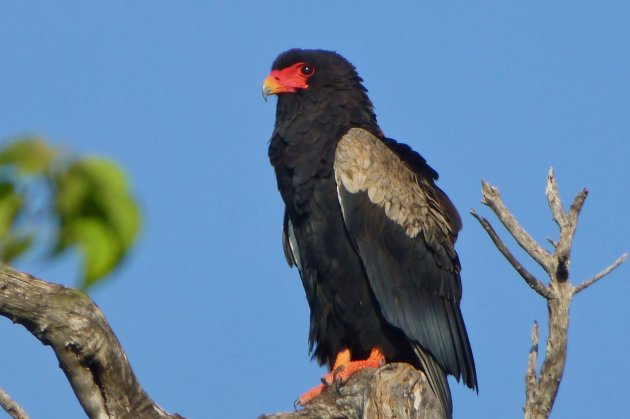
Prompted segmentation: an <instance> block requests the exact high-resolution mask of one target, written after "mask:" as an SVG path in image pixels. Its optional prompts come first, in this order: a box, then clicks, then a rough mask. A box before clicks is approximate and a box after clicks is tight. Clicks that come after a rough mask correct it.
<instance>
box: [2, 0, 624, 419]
mask: <svg viewBox="0 0 630 419" xmlns="http://www.w3.org/2000/svg"><path fill="white" fill-rule="evenodd" d="M385 3H386V4H387V6H384V5H383V4H385ZM291 47H303V48H324V49H333V50H336V51H338V52H340V53H341V54H343V55H344V56H346V57H347V58H348V59H349V60H350V61H352V62H353V63H354V64H355V65H356V66H357V68H358V70H359V73H360V74H361V76H362V77H363V78H364V79H365V85H366V87H367V88H368V89H369V91H370V97H371V98H372V100H373V102H374V104H375V107H376V112H377V115H378V117H379V122H380V124H381V127H382V128H383V130H384V131H385V133H386V134H387V135H389V136H391V137H393V138H396V139H398V140H400V141H403V142H406V143H409V144H410V145H411V146H412V147H413V148H414V149H416V150H418V151H420V152H421V153H422V154H423V155H424V156H425V157H426V158H427V159H428V161H429V163H430V164H431V165H432V166H433V167H434V168H435V169H437V170H438V171H439V172H440V174H441V177H440V182H439V185H440V186H441V187H442V188H443V189H444V190H445V191H446V192H447V193H448V194H449V196H450V197H451V199H452V200H453V201H454V203H455V204H456V206H457V207H458V208H459V210H460V213H461V214H462V218H463V221H464V229H463V231H462V233H461V235H460V239H459V241H458V246H457V249H458V251H459V255H460V258H461V261H462V265H463V278H462V280H463V284H464V299H463V302H462V310H463V313H464V317H465V320H466V324H467V327H468V331H469V334H470V339H471V343H472V347H473V351H474V354H475V358H476V362H477V370H478V375H479V388H480V389H479V395H476V394H475V393H474V392H472V391H470V390H468V389H466V388H464V387H463V386H462V385H458V384H456V383H455V382H452V384H451V387H452V390H453V398H454V405H455V416H456V417H458V418H514V417H520V416H521V415H522V411H521V407H522V405H523V400H524V372H525V367H526V361H527V352H528V350H529V348H530V341H529V336H530V330H531V326H532V322H533V321H534V319H538V320H540V321H544V320H545V319H546V308H545V305H544V302H543V300H542V299H541V298H540V297H538V296H537V295H536V294H535V293H534V292H533V291H531V290H530V289H529V288H528V287H527V286H526V285H525V283H524V282H523V281H522V280H521V279H520V277H519V276H518V275H517V274H516V273H515V272H514V271H513V270H512V268H511V267H509V266H508V264H507V262H506V261H505V260H504V259H503V257H502V256H501V255H500V254H499V253H498V252H497V251H496V249H495V248H494V247H493V245H492V244H491V242H490V240H489V239H488V237H487V236H486V234H485V232H484V231H483V230H482V229H481V227H480V226H479V225H478V224H477V222H476V221H475V220H474V219H473V218H472V217H471V216H470V215H469V214H468V211H469V210H470V209H471V208H475V209H476V210H477V211H478V212H480V213H482V214H483V215H486V216H488V217H489V218H491V219H492V216H491V213H490V211H489V210H488V209H486V208H484V207H482V205H481V204H480V203H479V200H480V197H481V194H480V180H481V179H482V178H485V179H487V180H489V181H490V182H492V183H494V184H495V185H497V186H498V187H499V188H500V189H501V191H502V193H503V196H504V199H505V201H506V203H507V205H508V206H509V207H510V208H511V209H512V210H513V211H514V213H515V214H516V216H517V218H518V219H519V220H520V221H521V223H522V224H523V226H524V227H525V228H526V229H528V230H529V231H530V232H531V234H532V235H533V236H534V237H535V238H536V239H537V240H539V242H541V243H543V244H545V243H546V238H547V237H556V236H557V231H556V227H555V224H554V223H553V221H552V220H551V216H550V213H549V211H548V208H547V204H546V200H545V195H544V188H545V179H546V174H547V171H548V169H549V167H550V166H554V168H555V170H556V175H557V177H558V180H559V185H560V191H561V194H562V197H563V198H564V200H565V205H567V206H568V203H569V202H570V201H571V200H572V199H573V196H574V194H575V193H576V192H577V191H578V190H579V189H580V188H582V187H584V186H587V187H588V188H589V189H590V191H591V193H590V195H589V198H588V200H587V202H586V205H585V208H584V210H583V213H582V218H581V220H580V225H579V227H578V231H577V235H576V239H575V243H574V249H573V254H572V255H573V263H572V265H571V274H572V279H573V281H581V280H583V279H586V278H588V277H590V276H592V275H594V274H595V273H597V272H598V271H599V270H601V269H602V268H604V267H605V266H607V265H608V264H609V263H611V262H612V261H614V260H615V259H616V258H617V257H618V256H619V255H620V254H621V253H622V252H624V251H628V250H630V239H629V238H628V233H629V232H630V217H629V214H630V193H629V192H630V188H629V186H628V183H629V181H630V168H629V161H630V145H629V142H630V2H628V1H627V0H622V1H606V2H596V1H554V2H548V1H521V2H505V1H481V2H425V1H422V2H420V1H418V2H409V3H394V2H361V3H360V5H359V2H356V3H351V2H349V1H348V2H344V1H335V2H329V1H321V2H289V1H284V2H275V3H274V2H255V1H251V2H243V1H231V2H222V3H221V4H219V2H211V1H188V2H174V1H135V2H129V1H108V2H99V1H92V0H89V1H88V0H81V1H55V2H43V1H40V2H25V1H20V2H4V3H3V5H2V8H1V11H0V95H1V97H2V100H0V138H2V139H3V140H5V139H8V138H10V137H11V136H14V135H17V134H24V133H36V134H39V135H42V136H45V137H46V138H48V139H50V141H52V142H54V143H55V144H58V145H60V146H62V147H64V148H66V149H68V150H72V151H75V152H77V153H80V154H82V155H86V154H99V155H105V156H108V157H110V158H112V159H114V160H115V161H117V162H118V163H119V164H121V165H122V166H123V167H124V168H125V169H126V171H127V172H128V173H129V176H130V178H131V180H132V184H133V188H134V191H135V193H136V195H137V197H138V199H139V200H140V202H141V205H142V208H143V212H144V217H145V222H144V230H143V233H142V236H141V238H140V240H139V243H138V245H137V248H136V249H135V250H134V251H133V254H132V255H131V257H130V258H129V260H128V261H127V263H126V264H125V265H124V266H123V267H122V268H121V269H120V270H119V271H117V272H116V273H115V274H114V275H113V276H112V278H111V280H110V281H109V282H107V283H106V284H104V285H102V286H99V287H97V288H96V289H94V291H93V292H92V297H93V298H94V299H95V301H96V302H97V303H98V304H99V306H100V307H101V308H102V309H103V311H104V312H105V314H106V316H107V318H108V319H109V321H110V323H111V325H112V327H113V328H114V330H115V332H116V333H117V335H118V337H119V338H120V340H121V342H122V344H123V345H124V347H125V349H126V351H127V355H128V357H129V359H130V361H131V363H132V366H133V367H134V370H135V372H136V374H137V375H138V377H139V379H140V382H141V383H142V385H143V386H144V388H145V389H146V391H147V392H148V393H150V394H151V396H152V397H153V399H154V400H155V401H156V402H157V403H159V404H160V405H161V406H162V407H164V408H165V409H166V410H168V411H169V412H178V413H180V414H182V415H184V416H188V417H191V418H209V417H217V418H252V417H256V416H257V415H258V414H260V413H263V412H270V411H279V410H290V409H291V408H292V403H293V400H294V399H295V398H296V397H297V396H298V395H299V394H300V393H302V392H303V391H304V390H306V389H308V388H310V387H312V386H313V385H315V384H317V383H318V380H319V377H320V375H321V374H322V373H323V372H324V371H323V370H322V369H321V368H319V367H318V366H317V365H316V364H315V363H314V362H311V361H310V360H309V355H308V352H307V350H308V346H307V330H308V307H307V304H306V300H305V298H304V291H303V289H302V285H301V283H300V280H299V278H298V273H297V271H296V270H291V269H289V268H288V266H287V265H286V262H285V260H284V256H283V254H282V249H281V245H280V230H281V220H282V204H281V200H280V197H279V194H278V193H277V190H276V184H275V178H274V175H273V172H272V169H271V166H270V165H269V162H268V159H267V142H268V139H269V136H270V134H271V131H272V128H273V122H274V112H275V99H273V98H272V99H271V100H270V102H269V103H265V102H264V101H263V100H262V98H261V85H262V81H263V79H264V78H265V77H266V75H267V74H268V72H269V69H270V66H271V62H272V61H273V59H274V58H275V57H276V55H277V54H278V53H280V52H282V51H284V50H286V49H288V48H291ZM494 224H495V226H496V227H497V229H499V230H500V231H501V233H504V231H503V230H502V229H500V228H499V227H500V226H499V225H498V223H497V222H494ZM504 236H505V235H504ZM506 240H507V238H506ZM509 243H511V242H509ZM511 247H512V248H513V250H515V253H517V254H518V255H519V257H520V258H521V260H523V262H525V263H526V265H527V266H528V267H530V269H531V270H532V272H534V273H535V274H537V275H539V276H540V277H541V278H542V277H543V273H542V272H541V271H540V269H539V268H538V266H536V265H535V264H532V263H529V262H528V261H527V260H526V257H525V256H523V253H522V252H518V251H516V248H515V245H511ZM17 267H18V268H21V269H23V270H26V271H29V272H31V273H33V274H35V275H38V276H40V277H43V278H46V279H48V280H52V281H56V282H60V283H63V284H68V285H72V284H73V283H75V281H76V273H77V270H78V266H77V264H76V258H75V257H73V256H72V255H69V256H68V257H66V258H65V259H64V260H63V261H62V262H55V263H41V262H36V261H33V260H25V261H22V262H21V263H18V264H17ZM628 295H630V266H622V267H621V268H620V269H619V270H618V271H616V272H615V273H614V274H612V275H611V276H610V277H608V278H607V279H605V280H604V281H603V282H600V283H598V284H597V285H595V286H594V287H592V288H590V289H589V290H587V291H586V292H585V293H584V294H580V295H579V296H578V297H577V298H576V299H575V300H574V304H573V305H572V311H571V316H572V317H571V328H570V340H569V355H568V362H567V367H566V371H565V377H564V380H563V382H562V385H561V388H560V392H559V395H558V398H557V402H556V406H555V410H554V415H553V417H555V418H592V417H606V418H621V417H626V416H625V415H627V406H626V404H627V401H628V374H629V373H630V357H628V353H630V333H629V329H628V323H627V322H628V319H630V307H629V305H628V303H627V296H628ZM545 327H546V326H544V325H543V327H542V330H543V331H544V330H545ZM0 387H2V388H4V389H5V390H7V391H8V392H9V393H10V394H11V395H12V396H13V397H14V398H15V399H16V400H17V401H18V402H20V403H22V404H23V406H24V407H25V409H26V410H27V411H28V412H29V413H30V414H31V416H32V417H33V418H52V419H55V418H64V419H67V418H80V417H83V411H82V410H81V408H80V406H79V404H78V402H77V401H76V400H75V398H74V395H73V394H72V392H71V389H70V386H69V384H68V383H67V381H66V379H65V377H64V375H63V373H62V371H61V370H60V369H59V368H58V366H57V361H56V359H55V358H54V355H53V353H52V351H51V350H50V348H48V347H44V346H42V345H41V344H40V343H39V342H38V341H37V340H35V338H34V337H32V336H31V335H30V334H28V332H26V331H25V330H24V329H23V328H21V327H19V326H15V325H12V324H11V322H10V321H8V320H6V319H4V318H3V319H1V320H0ZM211 411H212V412H214V413H215V414H214V415H212V414H210V412H211ZM0 417H3V416H2V413H0Z"/></svg>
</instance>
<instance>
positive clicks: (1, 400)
mask: <svg viewBox="0 0 630 419" xmlns="http://www.w3.org/2000/svg"><path fill="white" fill-rule="evenodd" d="M0 406H1V407H2V408H3V409H4V410H5V412H7V413H8V414H9V415H10V416H11V417H12V418H13V419H28V415H27V414H26V412H25V411H24V409H22V407H20V405H19V404H17V403H16V402H15V401H13V399H11V396H9V395H8V394H7V393H6V392H5V391H4V390H2V389H1V388H0Z"/></svg>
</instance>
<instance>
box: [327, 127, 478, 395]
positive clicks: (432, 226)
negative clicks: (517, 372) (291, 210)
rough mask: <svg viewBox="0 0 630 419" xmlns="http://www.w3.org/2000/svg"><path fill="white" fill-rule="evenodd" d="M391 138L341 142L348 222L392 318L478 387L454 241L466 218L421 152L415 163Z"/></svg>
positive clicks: (358, 136)
mask: <svg viewBox="0 0 630 419" xmlns="http://www.w3.org/2000/svg"><path fill="white" fill-rule="evenodd" d="M392 141H393V140H386V141H385V142H384V141H383V140H381V139H379V138H377V137H375V136H374V135H372V134H371V133H369V132H368V131H366V130H363V129H360V128H352V129H350V130H349V131H348V133H347V134H346V135H345V136H344V137H343V138H342V139H341V141H340V142H339V144H338V145H337V149H336V154H335V161H334V171H335V179H336V182H337V191H338V198H339V203H340V205H341V208H342V213H343V218H344V223H345V224H346V228H347V231H348V234H349V236H350V237H351V239H352V240H353V241H354V243H355V245H356V247H357V249H358V253H359V255H360V257H361V260H362V262H363V265H364V267H365V270H366V273H367V275H368V279H369V282H370V286H371V287H372V290H373V292H374V295H375V296H376V299H377V301H378V303H379V305H380V306H381V311H382V313H383V315H384V317H385V318H386V320H387V321H388V322H389V323H391V324H392V325H394V326H396V327H398V328H400V329H401V330H402V331H403V332H404V333H405V334H406V335H407V337H408V338H409V339H410V340H411V341H412V342H414V343H415V344H417V345H419V346H420V347H422V348H423V349H424V350H427V351H428V352H429V353H430V354H431V356H433V357H434V358H435V360H436V361H437V362H438V364H439V365H440V366H441V367H442V368H443V369H444V371H446V372H448V373H450V374H452V375H454V376H455V377H456V378H457V379H459V378H460V377H462V378H463V379H464V382H465V383H466V384H467V385H468V386H470V387H476V384H477V381H476V373H475V367H474V361H473V357H472V352H471V349H470V344H469V341H468V336H467V333H466V328H465V326H464V321H463V318H462V315H461V311H460V309H459V302H460V299H461V281H460V275H459V271H460V265H459V259H458V257H457V253H456V252H455V248H454V242H455V240H456V238H457V233H458V230H459V228H460V227H461V220H460V219H459V215H458V214H457V211H456V210H455V208H454V206H453V204H452V203H451V202H450V200H448V198H447V197H446V195H445V194H444V193H443V192H442V191H441V190H440V189H439V188H438V187H437V186H436V185H435V183H434V182H433V178H434V177H435V176H437V174H435V172H434V171H433V170H432V169H430V168H429V167H428V166H426V164H425V166H426V170H423V169H422V166H420V164H418V161H419V160H418V159H421V157H420V156H419V155H417V154H416V156H417V159H416V164H414V165H410V164H409V163H408V160H406V159H402V158H401V157H399V156H398V155H397V154H396V151H395V150H396V148H395V147H392V146H391V144H389V143H388V142H390V143H391V142H392ZM396 144H398V143H396ZM406 150H407V153H410V151H409V150H408V148H407V149H406ZM407 159H408V156H407ZM421 161H424V160H421ZM433 174H435V176H433Z"/></svg>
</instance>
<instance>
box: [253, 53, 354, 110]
mask: <svg viewBox="0 0 630 419" xmlns="http://www.w3.org/2000/svg"><path fill="white" fill-rule="evenodd" d="M326 87H331V88H341V89H344V88H345V89H350V88H352V87H360V89H361V90H365V89H363V87H362V86H361V78H359V76H358V75H357V72H356V70H355V68H354V66H353V65H352V64H350V62H348V60H346V59H345V58H343V57H342V56H341V55H339V54H337V53H336V52H332V51H324V50H303V49H291V50H288V51H285V52H283V53H282V54H280V55H279V56H278V58H276V60H275V61H274V62H273V65H272V66H271V73H270V74H269V76H268V77H267V78H266V79H265V81H264V83H263V90H262V93H263V98H264V99H265V100H267V96H269V95H283V94H306V93H308V92H310V91H314V90H315V91H321V90H322V89H325V88H326Z"/></svg>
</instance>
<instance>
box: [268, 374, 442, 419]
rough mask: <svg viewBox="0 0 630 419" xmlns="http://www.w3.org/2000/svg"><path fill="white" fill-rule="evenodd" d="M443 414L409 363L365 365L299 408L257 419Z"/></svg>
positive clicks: (412, 418)
mask: <svg viewBox="0 0 630 419" xmlns="http://www.w3.org/2000/svg"><path fill="white" fill-rule="evenodd" d="M442 417H444V413H443V412H442V405H441V403H440V401H439V399H438V398H437V396H436V395H435V393H433V390H432V389H431V386H430V385H429V382H428V381H427V379H426V376H425V375H424V374H423V373H422V372H421V371H418V370H416V369H415V368H414V367H412V366H411V365H409V364H387V365H385V366H383V367H381V368H379V369H377V370H376V371H374V370H371V369H366V370H363V371H360V372H358V373H356V374H354V375H353V376H352V377H350V379H349V380H348V382H347V383H345V384H343V385H341V386H339V387H338V388H330V389H328V390H326V392H324V393H323V394H322V395H321V396H319V397H317V398H316V399H315V400H313V401H312V402H311V403H309V404H307V405H306V407H305V408H304V409H302V410H297V411H295V412H288V413H276V414H269V415H262V416H260V418H259V419H319V418H366V419H371V418H409V419H436V418H442Z"/></svg>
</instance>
